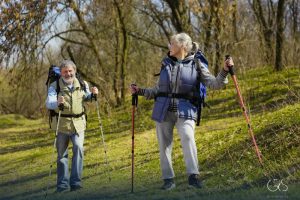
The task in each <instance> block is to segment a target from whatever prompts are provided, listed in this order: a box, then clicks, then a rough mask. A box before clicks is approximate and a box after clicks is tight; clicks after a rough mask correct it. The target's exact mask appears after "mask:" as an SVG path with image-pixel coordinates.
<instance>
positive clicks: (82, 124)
mask: <svg viewBox="0 0 300 200" xmlns="http://www.w3.org/2000/svg"><path fill="white" fill-rule="evenodd" d="M85 84H86V83H85ZM59 86H60V91H59V94H58V96H64V99H65V103H64V110H63V111H62V112H61V114H67V115H70V114H71V115H79V114H81V113H83V112H84V100H85V91H84V90H83V88H81V86H80V83H79V81H78V79H77V78H75V79H74V83H73V90H70V89H69V88H68V86H67V85H65V84H64V83H63V81H62V79H61V78H60V79H59ZM52 87H54V88H56V82H54V83H52ZM55 112H56V113H58V112H59V110H58V109H56V110H55ZM57 118H58V116H54V117H53V118H52V123H51V128H52V129H53V130H56V126H57ZM85 128H86V119H85V115H82V116H80V117H61V118H60V122H59V127H58V132H61V133H69V134H70V133H82V132H84V130H85Z"/></svg>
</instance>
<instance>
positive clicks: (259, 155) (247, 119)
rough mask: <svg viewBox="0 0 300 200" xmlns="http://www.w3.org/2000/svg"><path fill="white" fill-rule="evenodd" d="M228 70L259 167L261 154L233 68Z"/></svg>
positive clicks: (227, 56) (226, 57)
mask: <svg viewBox="0 0 300 200" xmlns="http://www.w3.org/2000/svg"><path fill="white" fill-rule="evenodd" d="M229 58H230V55H226V56H225V60H227V59H229ZM228 68H229V73H230V75H231V77H232V80H233V83H234V86H235V89H236V92H237V94H238V97H239V103H240V106H241V108H242V110H243V114H244V117H245V119H246V122H247V126H248V132H249V134H250V136H251V138H252V142H253V144H254V148H255V152H256V155H257V157H258V160H259V163H260V164H261V165H263V162H262V158H261V153H260V151H259V149H258V146H257V144H256V140H255V137H254V134H253V130H252V127H251V124H250V119H249V117H248V114H247V110H246V106H245V104H244V101H243V97H242V94H241V92H240V89H239V86H238V82H237V78H236V76H235V74H234V71H233V66H229V67H228Z"/></svg>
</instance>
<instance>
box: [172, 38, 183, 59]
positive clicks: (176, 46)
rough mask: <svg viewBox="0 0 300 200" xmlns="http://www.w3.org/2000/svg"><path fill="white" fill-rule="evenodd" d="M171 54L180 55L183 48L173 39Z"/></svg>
mask: <svg viewBox="0 0 300 200" xmlns="http://www.w3.org/2000/svg"><path fill="white" fill-rule="evenodd" d="M169 50H170V56H174V57H178V56H179V55H180V54H181V51H182V50H183V48H182V47H181V46H179V44H178V43H176V42H175V41H174V40H171V42H170V44H169Z"/></svg>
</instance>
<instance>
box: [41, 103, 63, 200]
mask: <svg viewBox="0 0 300 200" xmlns="http://www.w3.org/2000/svg"><path fill="white" fill-rule="evenodd" d="M58 109H59V111H58V118H57V124H56V130H55V138H54V143H53V147H54V149H53V150H54V151H53V154H52V160H51V164H50V170H49V176H48V177H49V179H50V177H51V174H52V166H53V163H54V162H55V153H56V139H57V134H58V127H59V122H60V116H61V112H62V111H63V110H64V104H62V103H61V104H59V105H58ZM49 185H50V180H49V181H48V184H47V189H46V194H45V199H46V198H47V195H48V189H49Z"/></svg>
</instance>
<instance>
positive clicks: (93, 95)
mask: <svg viewBox="0 0 300 200" xmlns="http://www.w3.org/2000/svg"><path fill="white" fill-rule="evenodd" d="M91 99H94V100H95V103H96V108H97V114H98V120H99V127H100V132H101V137H102V145H103V148H104V156H105V165H106V170H107V173H108V180H109V182H110V181H111V178H110V170H109V163H108V159H107V148H106V144H105V140H104V134H103V127H102V121H101V116H100V111H99V103H98V99H97V95H96V94H93V93H92V97H91Z"/></svg>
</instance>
